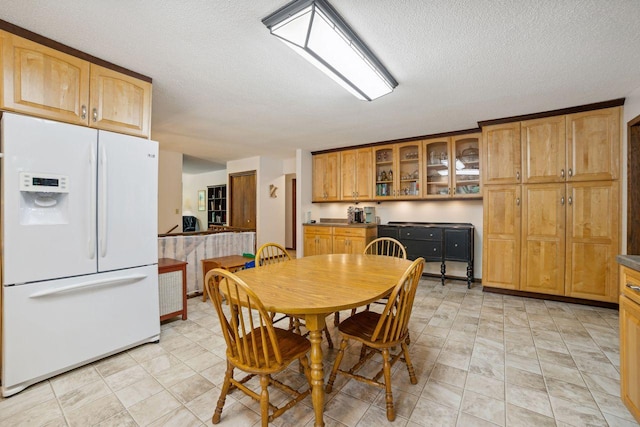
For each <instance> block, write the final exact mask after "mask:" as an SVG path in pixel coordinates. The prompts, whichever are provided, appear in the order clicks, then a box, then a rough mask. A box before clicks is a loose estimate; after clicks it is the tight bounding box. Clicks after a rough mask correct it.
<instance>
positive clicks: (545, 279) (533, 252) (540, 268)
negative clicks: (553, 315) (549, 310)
mask: <svg viewBox="0 0 640 427" xmlns="http://www.w3.org/2000/svg"><path fill="white" fill-rule="evenodd" d="M565 206H566V197H565V185H564V184H529V185H525V186H523V192H522V274H521V276H520V290H523V291H527V292H538V293H543V294H553V295H564V269H565V212H566V209H565ZM543 207H544V208H543Z"/></svg>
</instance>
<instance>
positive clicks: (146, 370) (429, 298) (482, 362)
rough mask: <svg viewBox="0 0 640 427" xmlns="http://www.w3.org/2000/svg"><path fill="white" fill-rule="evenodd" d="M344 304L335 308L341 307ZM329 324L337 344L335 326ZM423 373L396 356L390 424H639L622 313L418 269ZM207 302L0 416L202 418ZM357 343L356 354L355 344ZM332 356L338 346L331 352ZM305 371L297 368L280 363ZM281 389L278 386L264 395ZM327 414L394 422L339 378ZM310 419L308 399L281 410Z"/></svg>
mask: <svg viewBox="0 0 640 427" xmlns="http://www.w3.org/2000/svg"><path fill="white" fill-rule="evenodd" d="M347 315H348V314H347V313H344V314H343V317H345V316H347ZM329 323H330V328H331V330H332V335H333V338H334V341H335V342H338V339H339V338H338V332H337V330H335V329H334V328H333V321H332V319H331V322H329ZM411 336H412V344H411V348H410V351H411V355H412V358H413V363H414V366H415V368H416V373H417V376H418V384H417V385H411V384H410V383H409V381H408V375H407V373H406V369H405V368H404V365H402V364H400V363H399V364H397V365H396V366H395V367H394V374H393V389H394V400H395V406H396V411H397V414H398V416H397V418H396V421H395V422H394V423H393V425H395V426H562V427H564V426H577V427H581V426H587V425H590V426H607V425H609V426H637V425H638V424H637V423H636V422H635V421H634V420H633V417H632V416H631V415H630V414H629V412H628V411H627V409H626V408H625V407H624V405H623V404H622V402H621V401H620V391H619V355H618V312H617V311H615V310H609V309H602V308H594V307H588V306H581V305H575V304H566V303H558V302H551V301H543V300H534V299H527V298H519V297H510V296H501V295H496V294H489V293H482V291H481V287H480V286H475V287H473V288H472V289H471V290H467V288H466V286H465V283H463V282H458V281H452V282H448V283H447V285H446V286H444V287H443V286H441V285H440V283H439V282H438V281H433V280H422V281H421V283H420V287H419V291H418V295H417V297H416V301H415V307H414V311H413V316H412V319H411ZM224 350H225V346H224V342H223V339H222V337H221V335H220V333H219V331H218V323H217V317H216V316H215V312H214V309H213V307H212V306H211V304H210V302H208V301H207V302H206V303H203V302H202V301H201V300H200V298H192V299H190V300H189V320H187V321H182V320H179V319H176V320H174V321H171V322H169V323H165V324H163V325H162V336H161V341H160V343H159V344H147V345H144V346H141V347H138V348H135V349H132V350H129V351H126V352H123V353H121V354H118V355H115V356H113V357H110V358H108V359H105V360H101V361H98V362H95V363H93V364H91V365H88V366H85V367H82V368H78V369H76V370H74V371H71V372H68V373H65V374H62V375H60V376H58V377H55V378H52V379H51V380H49V381H44V382H41V383H39V384H37V385H34V386H32V387H30V388H29V389H27V390H25V391H23V392H22V393H20V394H18V395H16V396H13V397H11V398H7V399H2V400H1V401H0V425H1V426H21V425H24V426H83V427H84V426H91V425H99V426H147V425H149V426H202V425H211V415H212V413H213V410H214V407H215V404H216V401H217V399H218V396H219V392H220V389H219V387H220V385H221V383H222V378H223V374H224V369H225V361H224ZM354 350H355V349H352V352H351V354H353V351H354ZM325 354H326V360H327V364H326V366H331V365H330V364H331V362H332V361H333V359H334V358H335V354H336V351H335V350H330V351H327V352H326V353H325ZM286 375H287V378H288V379H289V380H294V381H298V384H302V382H301V381H302V380H301V378H300V376H299V374H298V372H297V366H295V365H294V366H292V368H291V369H290V370H289V371H288V372H287V373H286ZM272 398H274V399H275V400H276V401H277V400H278V399H279V398H281V396H280V395H279V394H278V392H273V393H272ZM258 409H259V406H258V405H257V404H256V403H254V402H253V401H251V400H250V399H249V398H247V397H245V396H244V395H242V394H241V393H240V392H238V391H236V392H234V393H233V394H231V395H230V397H228V398H227V403H226V406H225V410H224V412H223V414H222V420H221V423H220V424H219V425H226V426H253V425H259V421H260V416H259V413H258ZM325 423H326V425H327V426H378V425H386V424H389V423H388V422H387V420H386V416H385V410H384V395H383V392H382V391H381V390H378V389H374V388H373V387H370V386H366V385H363V384H361V383H358V382H355V381H353V380H351V381H348V382H347V381H345V379H343V378H342V379H341V378H340V377H338V380H337V381H336V385H335V387H334V392H333V393H331V394H330V395H328V396H327V398H326V409H325ZM274 425H278V426H304V425H313V412H312V410H311V402H310V399H309V398H307V399H306V400H304V401H302V402H301V404H299V405H298V406H297V407H295V408H294V409H292V410H290V411H289V412H288V413H286V414H285V415H284V416H283V417H281V418H279V419H277V420H276V422H275V423H274Z"/></svg>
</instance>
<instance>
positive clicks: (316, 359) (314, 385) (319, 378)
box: [305, 315, 325, 427]
mask: <svg viewBox="0 0 640 427" xmlns="http://www.w3.org/2000/svg"><path fill="white" fill-rule="evenodd" d="M305 317H306V319H305V321H306V326H307V329H309V341H310V342H311V401H312V402H313V410H314V412H315V416H316V422H315V426H316V427H321V426H324V420H323V418H322V412H323V411H324V370H323V366H322V330H323V329H324V326H325V315H307V316H305Z"/></svg>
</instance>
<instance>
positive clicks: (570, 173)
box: [569, 168, 573, 178]
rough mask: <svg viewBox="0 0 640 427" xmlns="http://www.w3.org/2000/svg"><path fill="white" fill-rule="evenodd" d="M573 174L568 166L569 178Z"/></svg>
mask: <svg viewBox="0 0 640 427" xmlns="http://www.w3.org/2000/svg"><path fill="white" fill-rule="evenodd" d="M572 176H573V171H572V170H571V168H569V178H571V177H572Z"/></svg>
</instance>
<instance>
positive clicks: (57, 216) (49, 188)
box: [20, 172, 69, 225]
mask: <svg viewBox="0 0 640 427" xmlns="http://www.w3.org/2000/svg"><path fill="white" fill-rule="evenodd" d="M68 198H69V178H68V177H67V176H64V175H54V174H45V173H31V172H20V224H21V225H37V224H67V223H68V222H69V212H68V205H69V201H68Z"/></svg>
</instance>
